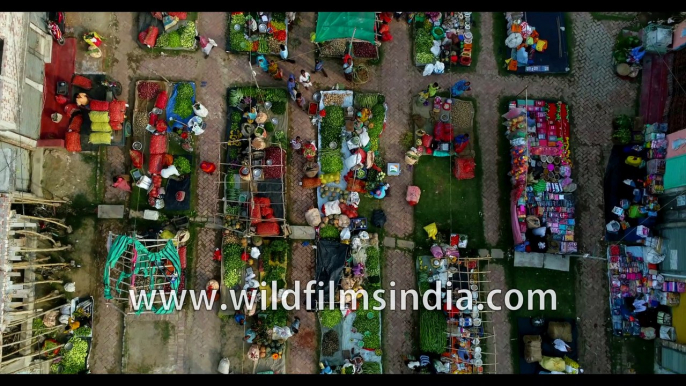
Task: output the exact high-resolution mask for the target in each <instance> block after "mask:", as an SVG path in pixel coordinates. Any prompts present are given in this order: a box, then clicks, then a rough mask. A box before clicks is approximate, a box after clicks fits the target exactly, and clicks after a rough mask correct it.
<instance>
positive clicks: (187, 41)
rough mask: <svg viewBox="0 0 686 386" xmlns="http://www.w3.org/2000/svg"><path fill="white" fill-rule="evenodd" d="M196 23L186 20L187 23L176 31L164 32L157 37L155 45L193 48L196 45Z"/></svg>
mask: <svg viewBox="0 0 686 386" xmlns="http://www.w3.org/2000/svg"><path fill="white" fill-rule="evenodd" d="M195 35H196V31H195V23H194V22H192V21H190V20H189V21H186V25H184V26H181V27H179V29H177V30H176V31H171V32H167V33H163V34H162V35H160V36H159V37H158V38H157V41H156V42H155V47H159V48H193V46H194V45H195Z"/></svg>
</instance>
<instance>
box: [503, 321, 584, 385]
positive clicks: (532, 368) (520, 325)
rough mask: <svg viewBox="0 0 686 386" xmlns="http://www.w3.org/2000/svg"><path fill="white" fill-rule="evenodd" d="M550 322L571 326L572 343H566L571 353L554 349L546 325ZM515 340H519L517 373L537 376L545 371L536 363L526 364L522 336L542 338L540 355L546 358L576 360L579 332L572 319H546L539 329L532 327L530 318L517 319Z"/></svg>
mask: <svg viewBox="0 0 686 386" xmlns="http://www.w3.org/2000/svg"><path fill="white" fill-rule="evenodd" d="M550 322H567V323H569V324H570V325H571V326H572V342H566V343H567V344H568V345H569V347H570V348H571V349H572V351H571V352H568V353H563V352H561V351H557V350H556V349H555V345H554V344H553V340H552V339H550V338H549V337H548V323H550ZM517 335H518V336H517V339H518V340H519V345H518V346H519V373H520V374H538V373H539V372H540V371H545V370H544V369H543V367H541V365H540V364H539V363H538V362H534V363H526V360H525V359H524V341H523V340H522V338H523V337H524V335H540V336H541V338H543V343H542V344H541V353H542V354H543V355H544V356H547V357H558V358H562V357H563V356H565V355H566V356H568V357H569V358H570V359H572V360H575V361H576V360H577V358H578V355H579V351H578V344H577V342H578V341H579V331H578V330H577V328H576V320H574V319H546V322H545V324H543V326H540V327H536V326H533V325H532V324H531V319H530V318H517Z"/></svg>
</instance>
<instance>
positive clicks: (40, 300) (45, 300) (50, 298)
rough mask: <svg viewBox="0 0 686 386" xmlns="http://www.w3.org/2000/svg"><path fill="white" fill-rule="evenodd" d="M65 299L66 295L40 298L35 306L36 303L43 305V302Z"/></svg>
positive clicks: (35, 301)
mask: <svg viewBox="0 0 686 386" xmlns="http://www.w3.org/2000/svg"><path fill="white" fill-rule="evenodd" d="M63 297H64V294H59V295H55V296H46V297H43V298H40V299H38V300H34V301H33V303H34V304H35V303H43V302H47V301H48V300H53V299H59V298H63Z"/></svg>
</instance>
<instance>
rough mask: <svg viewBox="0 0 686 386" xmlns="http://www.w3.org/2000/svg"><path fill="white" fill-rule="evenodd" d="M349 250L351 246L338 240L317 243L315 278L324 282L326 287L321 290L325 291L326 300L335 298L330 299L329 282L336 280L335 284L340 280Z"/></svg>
mask: <svg viewBox="0 0 686 386" xmlns="http://www.w3.org/2000/svg"><path fill="white" fill-rule="evenodd" d="M348 252H349V246H348V245H346V244H343V243H341V242H338V241H328V240H319V242H318V243H317V270H316V271H315V280H316V281H317V282H320V281H321V282H324V287H322V288H321V290H322V291H324V301H325V302H329V301H331V300H333V299H329V286H330V285H331V284H330V283H329V282H334V283H335V284H334V286H337V285H338V280H339V279H340V278H341V273H342V272H343V268H345V261H346V259H347V258H348ZM335 289H336V288H334V290H335ZM319 307H322V305H319Z"/></svg>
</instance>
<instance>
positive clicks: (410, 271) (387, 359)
mask: <svg viewBox="0 0 686 386" xmlns="http://www.w3.org/2000/svg"><path fill="white" fill-rule="evenodd" d="M413 261H414V257H413V256H412V254H411V253H409V252H405V251H401V250H399V249H385V250H384V259H383V271H382V276H383V288H384V289H385V290H386V296H385V299H386V305H387V306H388V305H389V304H390V293H389V290H391V289H394V290H395V307H396V309H395V310H390V309H388V308H387V309H386V310H385V311H384V312H383V315H382V319H383V329H382V336H383V342H382V345H383V350H384V355H383V360H384V362H383V363H384V367H383V371H384V374H410V373H412V371H411V370H410V369H408V368H407V366H405V362H404V361H403V355H412V354H414V353H415V349H416V346H417V345H416V342H417V337H418V335H419V327H418V323H417V312H416V311H413V310H412V305H411V304H408V309H407V310H400V304H401V299H402V297H401V292H400V291H401V290H412V289H414V290H416V289H417V281H416V279H415V269H414V264H413ZM391 281H394V282H395V286H393V287H391V285H390V283H391ZM411 300H412V299H411V297H408V298H407V301H408V302H410V301H411ZM418 301H419V302H421V300H420V299H418Z"/></svg>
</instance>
